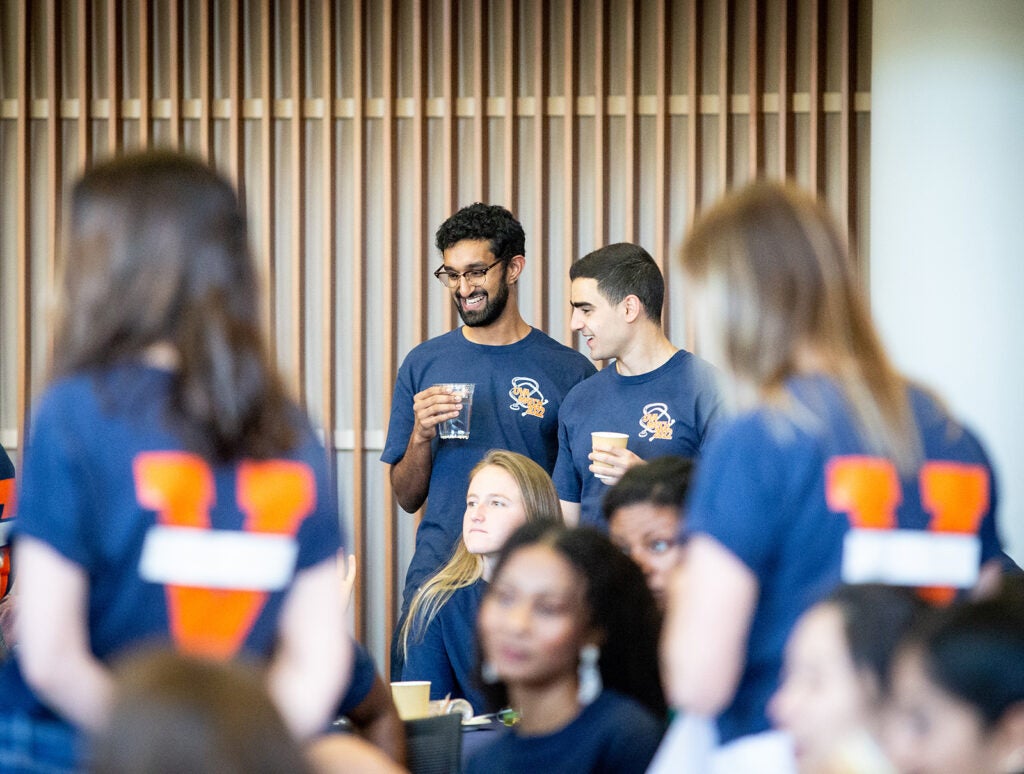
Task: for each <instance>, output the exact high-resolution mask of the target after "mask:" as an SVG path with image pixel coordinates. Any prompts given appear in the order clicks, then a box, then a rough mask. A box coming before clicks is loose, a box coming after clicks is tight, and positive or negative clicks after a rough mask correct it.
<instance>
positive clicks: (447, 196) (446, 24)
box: [441, 0, 456, 330]
mask: <svg viewBox="0 0 1024 774" xmlns="http://www.w3.org/2000/svg"><path fill="white" fill-rule="evenodd" d="M453 2H454V0H444V3H443V9H442V12H441V29H442V32H441V98H442V101H443V102H444V115H443V117H442V118H441V148H442V153H443V154H444V158H443V159H442V160H441V201H442V202H443V203H444V207H443V209H442V212H443V214H442V215H441V217H442V218H447V217H448V216H449V215H451V214H452V213H454V212H455V201H456V199H455V196H456V180H455V147H456V145H455V96H456V95H455V42H454V34H455V11H454V8H453ZM454 325H455V310H454V308H453V305H452V304H445V306H444V327H445V330H450V329H451V328H452V327H454Z"/></svg>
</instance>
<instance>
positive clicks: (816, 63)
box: [807, 0, 825, 193]
mask: <svg viewBox="0 0 1024 774" xmlns="http://www.w3.org/2000/svg"><path fill="white" fill-rule="evenodd" d="M824 14H825V9H824V6H823V5H822V3H821V0H811V19H810V40H811V49H810V84H809V85H808V88H807V91H808V92H809V97H810V113H809V123H810V126H809V129H808V140H807V155H808V162H809V173H810V176H811V179H810V181H809V188H810V189H811V190H812V191H814V192H815V193H821V191H822V182H823V181H822V171H823V169H824V154H823V153H822V151H823V148H822V146H823V135H824V123H825V121H824V115H823V114H822V88H823V85H824V76H825V57H824V55H823V51H822V48H823V46H824V37H825V35H824V31H823V30H822V22H823V20H824Z"/></svg>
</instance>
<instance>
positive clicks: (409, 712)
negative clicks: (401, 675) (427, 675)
mask: <svg viewBox="0 0 1024 774" xmlns="http://www.w3.org/2000/svg"><path fill="white" fill-rule="evenodd" d="M391 698H392V699H393V700H394V702H395V709H397V710H398V717H400V718H401V719H402V720H415V719H416V718H425V717H427V716H428V715H429V714H430V681H429V680H405V681H403V682H398V683H391Z"/></svg>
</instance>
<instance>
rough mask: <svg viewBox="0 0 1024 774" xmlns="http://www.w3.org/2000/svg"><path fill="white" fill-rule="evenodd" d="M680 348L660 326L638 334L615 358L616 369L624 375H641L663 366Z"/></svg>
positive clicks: (652, 326) (653, 326)
mask: <svg viewBox="0 0 1024 774" xmlns="http://www.w3.org/2000/svg"><path fill="white" fill-rule="evenodd" d="M678 351H679V349H678V348H677V347H676V346H675V345H674V344H673V343H672V342H671V341H669V340H668V339H667V338H666V337H665V334H664V333H662V331H661V328H660V327H659V326H655V325H653V324H652V325H651V327H650V329H649V330H648V331H645V332H642V333H640V334H639V335H637V336H636V337H635V338H634V340H633V341H631V342H630V344H629V346H628V347H627V348H626V350H625V351H623V352H622V353H620V354H619V355H618V356H617V357H616V358H615V370H616V371H617V372H618V373H619V374H621V375H622V376H640V375H641V374H647V373H650V372H651V371H653V370H655V369H656V368H661V367H662V366H663V365H665V363H667V362H668V361H669V360H671V359H672V356H673V355H674V354H675V353H676V352H678Z"/></svg>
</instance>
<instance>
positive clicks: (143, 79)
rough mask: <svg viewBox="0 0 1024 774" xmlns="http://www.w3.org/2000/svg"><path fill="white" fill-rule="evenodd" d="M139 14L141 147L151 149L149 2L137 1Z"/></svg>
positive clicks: (137, 31)
mask: <svg viewBox="0 0 1024 774" xmlns="http://www.w3.org/2000/svg"><path fill="white" fill-rule="evenodd" d="M136 2H137V3H138V6H137V10H136V12H137V13H138V14H139V18H138V25H139V26H138V27H137V28H136V35H137V36H138V46H139V147H140V148H148V147H149V0H136Z"/></svg>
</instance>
